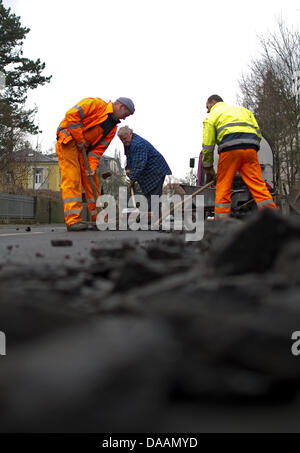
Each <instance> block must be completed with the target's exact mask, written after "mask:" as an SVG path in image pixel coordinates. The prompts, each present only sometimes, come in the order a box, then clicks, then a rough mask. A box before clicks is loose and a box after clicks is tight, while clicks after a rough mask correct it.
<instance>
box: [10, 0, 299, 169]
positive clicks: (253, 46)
mask: <svg viewBox="0 0 300 453" xmlns="http://www.w3.org/2000/svg"><path fill="white" fill-rule="evenodd" d="M4 5H5V6H6V7H8V6H10V7H11V9H12V12H14V13H15V14H17V15H18V16H21V22H22V25H24V26H26V27H29V28H30V29H31V31H30V33H29V34H28V35H27V39H26V40H25V43H24V56H25V57H28V58H32V59H37V58H40V59H41V60H42V61H44V62H45V63H46V70H45V72H44V73H45V75H49V74H52V75H53V77H52V80H51V83H50V84H48V85H47V86H44V87H41V88H38V89H37V90H35V91H32V92H31V94H30V96H29V102H30V103H31V104H33V103H36V105H37V106H38V109H39V113H38V120H39V125H40V128H41V129H42V131H43V133H42V134H40V136H39V141H40V143H41V145H42V150H43V151H48V149H49V148H51V147H52V148H54V145H53V144H54V142H55V133H56V128H57V125H58V124H59V122H60V121H61V120H62V119H63V117H64V114H65V112H66V110H68V109H69V108H70V107H72V106H73V105H75V104H76V103H77V102H78V101H79V100H81V99H83V98H85V97H100V98H103V99H105V100H107V101H108V100H112V101H114V100H115V99H116V98H117V97H119V96H126V97H131V98H132V99H133V101H134V103H135V106H136V113H135V114H134V115H133V116H132V117H129V119H127V120H125V121H123V122H122V125H125V124H128V125H129V126H130V127H132V128H133V129H134V131H135V132H136V133H137V134H139V135H141V136H142V137H144V138H146V139H147V140H149V141H150V142H151V143H152V144H153V145H154V146H155V147H156V148H157V149H158V150H159V151H160V152H161V153H162V154H163V155H164V156H165V158H166V160H167V161H168V163H169V165H170V167H171V169H172V171H173V174H174V176H177V177H183V176H184V175H185V174H186V173H187V172H188V170H189V158H190V157H194V156H198V155H199V152H200V150H201V142H202V122H203V120H204V118H205V116H206V109H205V102H206V99H207V97H208V96H210V95H211V94H214V93H217V94H219V95H221V96H222V97H223V98H224V100H225V101H226V102H228V103H236V97H237V94H238V80H239V78H240V76H241V74H242V72H247V66H248V65H249V63H250V61H251V58H253V57H256V56H257V54H258V52H259V46H258V39H257V35H258V34H261V33H263V34H266V33H267V32H268V30H269V31H273V30H274V29H275V28H276V20H277V18H278V16H279V15H280V14H281V15H282V17H283V18H284V19H285V20H286V22H288V23H289V24H291V26H294V27H295V28H296V27H299V24H300V0H272V1H266V0H251V2H243V3H242V2H241V1H238V0H226V1H223V0H214V1H213V2H209V1H206V2H204V1H201V0H113V1H109V0H84V1H83V0H52V1H41V0H4ZM33 144H34V145H36V138H35V139H34V141H33ZM115 148H118V149H119V150H122V153H123V145H122V144H121V142H120V141H119V139H118V138H115V139H114V140H113V142H112V143H111V145H110V147H109V148H108V150H107V151H106V153H107V154H108V155H113V154H114V150H115Z"/></svg>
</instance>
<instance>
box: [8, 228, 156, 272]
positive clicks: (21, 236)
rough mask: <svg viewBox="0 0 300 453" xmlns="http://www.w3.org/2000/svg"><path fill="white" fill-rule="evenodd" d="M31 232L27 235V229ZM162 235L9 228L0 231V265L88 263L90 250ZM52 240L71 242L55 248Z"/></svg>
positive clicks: (151, 232)
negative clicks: (80, 261)
mask: <svg viewBox="0 0 300 453" xmlns="http://www.w3.org/2000/svg"><path fill="white" fill-rule="evenodd" d="M29 228H30V231H26V229H29ZM162 234H164V233H160V232H155V231H137V232H135V231H97V230H96V231H82V232H68V231H67V230H66V228H65V226H62V225H44V226H30V227H28V226H27V225H10V226H3V225H2V226H1V227H0V265H1V264H5V263H11V264H32V263H35V264H36V263H41V264H52V265H56V264H59V263H62V262H64V261H65V260H81V259H83V258H84V259H85V260H89V259H90V254H89V251H90V250H91V248H93V247H95V246H96V247H99V246H101V247H112V245H116V244H118V245H119V244H120V243H122V242H124V241H125V242H138V243H143V242H146V241H151V240H153V239H156V238H161V237H162ZM53 240H56V241H57V240H59V241H65V240H68V241H72V245H71V246H59V247H57V246H56V247H54V246H53V245H52V243H51V241H53Z"/></svg>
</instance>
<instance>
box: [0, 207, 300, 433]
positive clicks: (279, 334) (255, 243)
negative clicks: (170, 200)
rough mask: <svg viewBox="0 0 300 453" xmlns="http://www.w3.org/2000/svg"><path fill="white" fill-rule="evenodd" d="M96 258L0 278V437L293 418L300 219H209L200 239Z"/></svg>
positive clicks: (100, 253) (98, 251)
mask: <svg viewBox="0 0 300 453" xmlns="http://www.w3.org/2000/svg"><path fill="white" fill-rule="evenodd" d="M90 253H91V254H92V256H93V261H94V262H93V263H92V264H90V263H89V262H88V264H84V263H81V264H79V263H72V262H69V263H68V264H62V265H61V266H60V267H56V268H51V267H46V266H43V267H41V266H40V265H39V266H36V267H35V268H32V267H31V268H29V267H25V266H19V267H16V266H8V265H7V266H5V265H3V266H2V268H1V270H0V297H1V302H0V311H1V323H0V330H2V331H4V332H5V333H6V335H7V338H9V353H8V354H7V356H6V357H0V366H1V374H0V401H1V403H0V420H1V423H0V426H1V431H2V432H7V431H8V432H11V431H12V432H16V431H24V432H28V431H29V432H30V431H31V432H40V431H44V432H53V431H55V432H64V431H65V432H75V431H80V432H137V431H140V432H150V431H164V430H169V431H170V430H171V431H172V430H173V431H174V432H176V430H178V431H180V430H183V429H185V430H188V427H189V426H191V429H194V431H195V427H196V426H197V425H196V420H195V417H197V414H202V416H203V417H205V413H206V411H208V412H209V411H210V410H211V409H212V408H214V410H216V411H217V410H218V409H216V407H217V408H218V407H219V406H220V405H222V407H227V408H228V407H231V408H233V407H234V408H235V410H237V411H239V410H244V408H245V407H252V408H253V407H254V408H255V409H256V410H257V411H258V412H259V410H260V408H261V407H264V408H266V407H267V408H269V407H270V408H272V411H273V412H274V410H278V412H280V411H281V408H282V407H290V406H289V405H293V407H294V408H296V410H298V409H297V408H298V405H297V397H298V392H299V386H300V357H299V358H298V357H295V356H293V355H292V353H291V346H292V341H291V335H292V333H293V332H294V331H299V330H300V296H299V294H300V293H299V290H300V272H299V271H300V223H299V221H298V220H297V219H295V218H283V217H281V216H280V215H277V214H274V213H273V212H272V211H271V210H265V211H263V212H261V213H259V214H257V215H255V216H254V217H253V218H252V219H251V220H249V221H247V223H243V222H241V221H237V220H232V221H229V222H208V223H207V224H206V225H205V236H204V238H203V240H202V241H201V242H192V243H186V242H184V235H179V234H174V235H164V234H162V236H161V239H159V240H155V241H153V242H149V243H147V244H146V245H144V246H139V245H134V244H126V243H124V244H122V246H119V245H116V246H115V247H113V246H109V247H106V248H105V249H103V248H98V247H97V244H94V245H93V248H92V249H91V250H90ZM286 405H288V406H286ZM204 408H205V410H204ZM274 408H277V409H274ZM251 410H252V409H251ZM174 411H175V412H174ZM203 411H204V414H203ZM216 413H217V412H216ZM174 414H175V415H174ZM192 414H194V415H193V416H192ZM195 414H196V415H195ZM191 418H193V422H190V420H191ZM196 419H197V418H196ZM193 423H195V424H194V425H193ZM282 423H283V425H282V430H285V429H288V425H287V426H285V425H284V423H285V422H284V421H283V422H282ZM286 423H288V421H287V419H286ZM251 426H252V425H251ZM192 427H194V428H192ZM224 429H225V428H224ZM199 430H201V427H200V426H199ZM211 430H213V427H211Z"/></svg>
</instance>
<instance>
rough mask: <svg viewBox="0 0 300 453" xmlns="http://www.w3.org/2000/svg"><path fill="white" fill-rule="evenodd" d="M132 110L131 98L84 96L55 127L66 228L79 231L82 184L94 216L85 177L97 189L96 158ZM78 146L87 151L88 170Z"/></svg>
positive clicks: (92, 202) (91, 213)
mask: <svg viewBox="0 0 300 453" xmlns="http://www.w3.org/2000/svg"><path fill="white" fill-rule="evenodd" d="M134 111H135V107H134V104H133V102H132V100H131V99H129V98H125V97H120V98H118V99H117V100H116V101H115V102H105V101H103V100H102V99H100V98H86V99H82V100H81V101H80V102H78V103H77V104H76V105H75V106H74V107H72V108H71V109H69V110H68V111H67V113H66V115H65V118H64V119H63V120H62V121H61V123H60V125H59V127H58V129H57V144H56V154H57V157H58V163H59V167H60V172H61V184H60V186H61V191H62V199H63V204H64V216H65V223H66V225H67V229H68V230H69V231H82V230H85V229H87V225H86V224H85V223H83V222H82V218H81V211H82V193H81V192H82V187H83V188H84V191H85V195H86V199H87V207H88V211H89V213H90V217H91V220H93V221H95V220H96V216H97V210H96V204H95V200H94V196H93V191H92V188H91V185H90V182H89V180H88V176H92V177H93V179H94V183H95V186H96V190H97V193H98V196H99V195H100V193H99V179H98V175H97V173H96V169H97V167H98V164H99V161H100V159H101V157H102V155H103V153H104V151H105V150H106V148H107V147H108V146H109V144H110V142H111V141H112V139H113V138H114V136H115V135H116V132H117V125H118V124H119V123H120V120H123V119H125V118H127V117H128V116H129V115H132V114H133V113H134ZM82 149H85V150H86V152H87V157H88V163H89V167H90V171H87V170H86V168H85V165H84V160H83V155H82V152H81V151H82Z"/></svg>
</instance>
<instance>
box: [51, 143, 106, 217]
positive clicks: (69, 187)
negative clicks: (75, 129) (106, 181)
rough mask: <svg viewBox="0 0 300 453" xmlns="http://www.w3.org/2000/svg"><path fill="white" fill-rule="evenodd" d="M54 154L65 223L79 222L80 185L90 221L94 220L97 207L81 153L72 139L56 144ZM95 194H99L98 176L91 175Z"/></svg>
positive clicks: (80, 207) (80, 209)
mask: <svg viewBox="0 0 300 453" xmlns="http://www.w3.org/2000/svg"><path fill="white" fill-rule="evenodd" d="M56 154H57V157H58V164H59V168H60V174H61V183H60V188H61V192H62V199H63V204H64V215H65V223H66V225H73V223H76V222H80V221H81V220H82V218H81V211H82V208H83V206H82V187H83V188H84V192H85V197H86V201H87V207H88V211H89V214H90V217H91V220H92V221H95V220H96V217H97V209H96V204H95V201H94V196H93V191H92V188H91V185H90V182H89V180H88V177H87V176H86V174H85V165H84V160H83V156H82V153H81V152H80V151H79V150H78V148H77V146H76V143H75V141H74V140H72V141H70V142H69V143H67V144H66V145H64V144H61V143H58V142H57V144H56ZM93 179H94V182H95V186H96V190H97V194H98V196H100V190H99V177H98V175H97V174H95V175H94V176H93Z"/></svg>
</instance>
